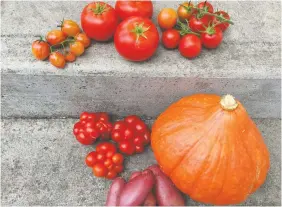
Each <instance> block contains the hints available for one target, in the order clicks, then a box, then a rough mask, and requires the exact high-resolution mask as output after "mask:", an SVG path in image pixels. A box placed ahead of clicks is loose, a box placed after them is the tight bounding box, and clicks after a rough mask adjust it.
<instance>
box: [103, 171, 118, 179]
mask: <svg viewBox="0 0 282 207" xmlns="http://www.w3.org/2000/svg"><path fill="white" fill-rule="evenodd" d="M116 176H117V172H116V171H114V170H111V171H109V172H108V174H107V175H106V178H107V179H114V178H115V177H116Z"/></svg>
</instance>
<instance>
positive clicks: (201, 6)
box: [197, 1, 213, 13]
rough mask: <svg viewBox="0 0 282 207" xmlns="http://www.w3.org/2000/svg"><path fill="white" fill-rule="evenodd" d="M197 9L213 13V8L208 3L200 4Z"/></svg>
mask: <svg viewBox="0 0 282 207" xmlns="http://www.w3.org/2000/svg"><path fill="white" fill-rule="evenodd" d="M197 7H198V8H199V9H203V10H204V11H205V12H209V13H213V6H212V5H211V3H209V2H207V1H203V2H200V3H198V5H197Z"/></svg>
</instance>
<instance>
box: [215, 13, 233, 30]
mask: <svg viewBox="0 0 282 207" xmlns="http://www.w3.org/2000/svg"><path fill="white" fill-rule="evenodd" d="M215 14H217V15H220V16H222V17H224V18H225V19H228V20H229V19H230V16H229V14H228V13H226V12H225V11H217V12H215ZM214 24H216V27H218V28H220V29H221V30H222V31H223V32H224V31H225V30H226V29H227V28H228V27H229V23H228V22H220V21H219V19H218V18H217V17H216V18H214Z"/></svg>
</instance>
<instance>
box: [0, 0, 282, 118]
mask: <svg viewBox="0 0 282 207" xmlns="http://www.w3.org/2000/svg"><path fill="white" fill-rule="evenodd" d="M112 4H113V3H112ZM85 5H86V2H82V1H80V2H73V1H70V2H65V1H62V2H42V1H41V2H33V1H32V2H31V1H30V2H15V1H9V2H8V1H2V2H1V7H2V11H1V17H2V18H1V23H2V33H1V43H2V50H1V56H2V62H1V73H2V77H1V79H2V83H1V84H2V106H1V109H2V117H31V118H32V117H36V118H38V117H76V116H78V114H79V113H80V112H81V111H82V110H89V111H90V110H95V111H103V110H106V111H109V112H111V113H118V115H126V114H129V113H137V114H138V115H143V116H152V117H155V116H156V115H158V114H159V113H160V112H161V111H162V110H163V109H164V108H166V107H167V106H168V105H169V104H170V103H171V102H173V101H176V100H177V99H178V98H180V97H181V96H183V95H188V94H192V93H197V92H206V93H218V94H225V93H231V94H233V95H235V96H236V97H237V98H238V99H239V100H241V101H242V102H243V103H244V104H245V106H246V108H247V110H248V111H249V113H250V115H251V116H253V117H258V118H261V117H262V118H270V117H274V118H275V117H276V118H279V117H281V108H280V106H281V87H280V86H281V71H280V70H281V33H280V32H281V11H280V9H281V2H280V1H277V2H274V1H271V2H263V1H260V2H254V1H241V2H237V1H229V2H215V3H214V5H215V7H216V8H221V9H225V10H228V12H229V13H230V15H231V17H233V20H234V22H235V25H234V26H232V27H231V28H230V29H229V30H228V31H227V32H226V33H225V35H224V41H223V43H222V45H221V46H220V47H219V48H218V49H216V50H212V51H208V50H203V52H202V54H201V55H200V57H199V58H197V59H195V60H187V59H185V58H183V57H181V56H180V54H179V53H178V52H177V51H168V50H165V49H164V48H163V47H162V46H159V48H158V51H157V54H156V55H155V56H154V57H153V58H151V59H150V60H149V61H146V62H143V63H132V62H128V61H125V60H124V59H122V58H121V57H120V56H119V55H118V54H117V53H116V51H115V49H114V46H113V44H112V43H93V45H92V46H91V47H90V48H89V49H87V51H86V54H85V55H83V56H82V57H80V58H78V60H77V61H76V62H75V63H74V64H68V66H67V67H66V69H65V70H57V69H55V68H54V67H52V66H51V65H50V64H49V63H48V62H47V61H45V62H40V61H36V60H35V59H34V58H33V57H32V55H31V51H30V47H31V42H32V41H33V40H34V39H35V37H34V36H35V35H44V34H46V32H47V31H48V30H50V29H52V28H55V25H56V23H57V22H58V21H60V20H61V19H62V18H63V17H64V18H71V19H74V20H77V21H78V22H79V17H80V12H81V10H82V9H83V7H84V6H85ZM177 5H178V3H177V2H160V1H158V2H155V3H154V6H155V11H154V22H156V21H155V17H156V15H157V14H158V12H159V10H160V9H161V8H163V7H174V8H176V7H177Z"/></svg>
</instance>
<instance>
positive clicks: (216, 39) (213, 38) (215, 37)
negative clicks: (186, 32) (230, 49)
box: [201, 27, 223, 49]
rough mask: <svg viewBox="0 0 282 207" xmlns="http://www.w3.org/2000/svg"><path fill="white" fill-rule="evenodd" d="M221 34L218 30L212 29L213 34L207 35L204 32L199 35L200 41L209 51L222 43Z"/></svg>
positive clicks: (216, 28)
mask: <svg viewBox="0 0 282 207" xmlns="http://www.w3.org/2000/svg"><path fill="white" fill-rule="evenodd" d="M222 39H223V34H222V31H221V29H220V28H218V27H215V28H214V34H208V33H207V32H204V33H202V34H201V41H202V44H203V45H204V47H206V48H209V49H214V48H217V47H218V46H219V45H220V43H221V42H222Z"/></svg>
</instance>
